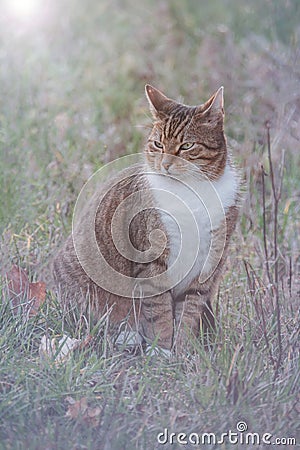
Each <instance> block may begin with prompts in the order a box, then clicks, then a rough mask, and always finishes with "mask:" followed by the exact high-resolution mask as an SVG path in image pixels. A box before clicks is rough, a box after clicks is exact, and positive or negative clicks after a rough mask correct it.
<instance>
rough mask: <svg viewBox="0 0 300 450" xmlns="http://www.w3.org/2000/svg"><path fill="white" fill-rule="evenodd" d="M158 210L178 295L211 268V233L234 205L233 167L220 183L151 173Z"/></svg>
mask: <svg viewBox="0 0 300 450" xmlns="http://www.w3.org/2000/svg"><path fill="white" fill-rule="evenodd" d="M148 180H149V182H150V186H151V188H152V195H153V198H154V202H155V207H156V208H157V209H158V210H159V215H160V219H161V221H162V224H163V228H164V229H165V231H166V233H167V242H168V253H169V256H168V271H169V272H170V277H171V278H172V280H173V284H174V288H173V292H174V293H175V295H179V294H181V293H182V292H183V291H184V290H185V289H186V287H187V286H188V285H189V284H190V282H191V281H192V280H193V279H194V278H195V277H196V276H199V275H200V273H203V272H208V271H209V270H210V269H211V255H210V253H211V252H210V250H211V247H212V246H213V242H212V236H213V233H212V231H214V230H217V229H218V228H219V227H220V225H221V223H224V220H225V213H226V210H227V208H228V207H229V206H231V205H233V204H234V203H235V199H236V181H235V177H234V173H233V172H231V170H230V168H228V169H227V170H225V173H224V175H223V177H221V178H220V179H219V180H218V181H217V182H214V183H210V182H208V181H199V180H196V179H195V180H189V181H183V180H181V181H180V180H177V179H174V178H172V177H170V176H165V175H160V174H149V175H148Z"/></svg>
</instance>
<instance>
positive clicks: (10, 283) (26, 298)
mask: <svg viewBox="0 0 300 450" xmlns="http://www.w3.org/2000/svg"><path fill="white" fill-rule="evenodd" d="M6 279H7V288H8V294H9V298H10V300H11V304H12V310H13V312H14V313H15V314H16V313H17V312H18V310H19V308H21V311H22V314H23V315H24V316H26V317H33V316H35V315H36V314H37V312H38V310H39V308H40V306H41V305H42V304H43V303H44V301H45V298H46V284H45V283H44V282H43V281H38V282H37V283H30V282H29V279H28V276H27V274H26V272H25V270H23V269H21V267H18V266H16V265H14V266H12V268H11V269H10V270H9V271H8V272H7V273H6Z"/></svg>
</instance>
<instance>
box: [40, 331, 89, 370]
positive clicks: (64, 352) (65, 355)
mask: <svg viewBox="0 0 300 450" xmlns="http://www.w3.org/2000/svg"><path fill="white" fill-rule="evenodd" d="M80 343H81V340H80V339H74V338H70V337H69V336H66V335H65V334H64V335H63V336H62V337H61V339H60V340H59V341H58V338H50V337H48V336H46V335H45V334H44V336H42V339H41V343H40V347H39V354H40V358H41V360H44V361H45V360H53V361H54V362H55V363H56V364H62V363H64V362H66V361H67V360H68V359H69V357H70V356H71V353H72V352H73V351H74V350H75V349H76V348H78V347H79V346H80Z"/></svg>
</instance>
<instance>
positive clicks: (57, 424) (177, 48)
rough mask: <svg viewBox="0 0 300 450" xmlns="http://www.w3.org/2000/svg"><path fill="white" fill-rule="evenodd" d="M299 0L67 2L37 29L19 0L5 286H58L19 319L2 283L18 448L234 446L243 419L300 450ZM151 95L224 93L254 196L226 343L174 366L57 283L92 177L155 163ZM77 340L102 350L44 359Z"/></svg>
mask: <svg viewBox="0 0 300 450" xmlns="http://www.w3.org/2000/svg"><path fill="white" fill-rule="evenodd" d="M298 3H299V2H298V1H296V0H294V1H289V2H279V1H276V0H272V1H270V2H259V1H258V0H253V1H252V2H251V4H250V3H249V2H246V1H244V0H242V1H239V2H237V1H236V0H227V1H224V2H219V1H211V2H198V1H196V0H195V1H194V0H193V1H187V0H184V1H182V0H180V1H179V0H172V1H170V2H153V1H152V0H142V1H141V2H138V3H137V2H134V1H133V0H126V1H125V2H119V1H118V0H113V1H112V2H108V1H107V0H103V1H102V2H95V1H92V0H88V1H86V2H79V0H63V1H61V2H45V3H44V9H45V11H44V13H43V12H41V13H40V14H39V15H37V16H35V17H33V18H31V19H30V20H29V19H28V20H25V19H22V18H20V17H17V16H16V14H13V13H12V12H9V7H8V2H7V5H6V6H5V8H7V13H5V14H3V15H2V16H1V19H0V30H1V31H0V59H1V62H0V80H1V91H2V102H1V104H2V106H1V112H0V156H1V164H0V189H1V202H0V229H1V233H2V238H1V271H2V274H4V273H5V271H6V270H7V269H8V268H9V267H10V266H11V264H13V263H15V264H18V265H20V266H22V267H24V268H26V269H27V272H28V273H29V277H30V279H31V280H32V281H40V280H45V281H46V282H47V286H48V288H49V289H48V293H47V299H46V302H45V303H44V305H43V306H42V308H41V310H40V312H39V313H38V314H37V315H36V316H35V317H33V318H30V319H29V320H25V319H24V317H22V315H13V314H12V312H11V309H10V306H9V302H8V298H7V295H6V289H5V279H4V278H3V279H2V282H1V291H2V296H1V297H2V301H1V305H0V309H1V311H0V322H1V326H0V448H1V449H2V448H3V449H30V450H31V449H41V448H45V449H105V450H109V449H111V450H118V449H128V450H129V449H130V450H131V449H132V448H138V449H148V448H149V449H150V448H160V447H163V445H162V444H161V445H159V444H158V441H157V435H158V433H161V432H163V431H164V429H165V428H168V430H169V433H171V432H175V433H180V432H184V433H186V434H188V435H189V434H190V433H199V434H201V433H205V432H206V433H209V432H211V433H213V432H214V433H216V434H217V435H218V436H220V434H221V433H222V432H226V431H228V430H230V429H231V430H233V431H235V430H236V424H237V422H239V421H242V420H244V421H246V423H247V425H248V431H249V432H257V433H262V434H263V433H271V434H272V435H273V439H275V437H279V438H281V437H282V438H285V437H286V438H289V437H295V438H297V441H298V445H299V443H300V435H299V425H300V422H299V412H300V410H299V403H300V397H299V395H300V393H299V373H300V371H299V290H300V284H299V274H300V272H299V271H300V266H299V235H300V233H299V231H300V230H299V223H300V222H299V195H300V183H299V173H298V172H299V170H298V168H299V164H300V157H299V140H300V135H299V116H300V111H299V105H300V97H299V77H300V66H299V14H300V12H299V4H298ZM5 11H6V10H4V12H5ZM146 82H150V83H153V84H154V85H156V86H158V87H160V88H161V89H162V90H164V91H165V92H166V93H167V94H168V95H170V96H172V97H176V96H178V98H179V97H180V96H181V98H183V99H184V100H185V101H186V103H196V102H197V101H199V102H202V101H204V100H206V99H207V98H208V97H209V96H210V95H211V94H212V93H213V92H214V91H215V90H216V89H217V88H218V87H219V86H220V85H224V86H225V103H226V105H225V106H226V113H227V115H226V131H227V135H228V144H229V147H230V149H231V151H232V153H233V154H234V157H235V160H236V161H237V163H238V164H239V165H240V167H241V171H242V173H243V176H244V177H245V179H246V184H247V192H246V193H245V199H244V206H243V209H242V212H241V219H240V222H239V225H238V227H237V231H236V233H235V237H234V240H233V243H232V246H231V253H230V257H229V259H228V263H227V270H226V272H225V274H224V279H223V282H222V285H221V289H220V292H219V295H218V299H217V302H216V305H215V308H216V311H217V320H218V331H217V336H216V343H215V344H214V345H212V346H211V348H209V349H208V350H204V349H203V346H202V345H201V342H194V355H193V357H191V356H186V357H182V358H178V359H175V358H174V359H171V360H168V359H167V358H165V357H163V356H157V357H151V356H147V355H142V354H140V355H133V354H130V353H129V352H127V351H125V350H122V349H119V348H115V346H114V344H113V340H112V338H110V337H109V336H107V334H106V322H105V320H103V321H101V322H100V323H95V322H94V321H93V320H92V318H90V316H89V314H87V315H86V316H85V317H86V319H84V318H82V317H81V320H79V318H78V312H76V311H71V312H66V311H62V309H61V307H60V305H58V304H57V302H56V300H55V298H54V294H53V293H52V291H51V276H50V271H49V263H50V262H51V258H52V256H53V255H54V254H55V251H56V249H57V248H58V247H59V245H60V244H61V243H62V242H63V240H64V239H65V237H66V236H67V234H68V233H69V232H70V228H71V220H72V210H73V206H74V202H75V201H76V197H77V195H78V193H79V191H80V188H81V187H82V185H83V183H84V182H85V181H86V179H87V178H88V177H89V176H90V175H91V174H92V173H93V172H94V171H95V170H96V169H97V168H99V167H101V165H103V164H105V163H106V162H108V161H110V160H113V159H114V158H116V157H118V156H120V155H123V154H126V153H132V152H136V151H141V149H142V146H143V140H144V137H145V130H144V128H145V126H147V124H149V121H150V119H149V114H148V111H147V103H146V100H145V99H144V97H143V89H144V84H145V83H146ZM266 122H268V123H269V126H270V148H269V149H270V153H271V156H268V130H267V127H266ZM283 151H284V154H285V158H284V162H283V159H282V152H283ZM270 162H271V163H272V169H273V170H272V171H271V170H270ZM262 166H263V168H264V172H265V173H266V175H265V176H263V177H262ZM272 174H273V175H272ZM272 181H273V183H272ZM281 181H282V189H281V196H280V198H279V199H278V202H277V205H276V201H275V200H276V199H275V198H274V189H273V184H274V185H275V191H277V190H278V188H279V186H280V183H281ZM275 236H276V239H275ZM266 255H267V256H268V260H266ZM76 318H77V319H78V320H76ZM63 333H65V334H66V335H68V336H70V337H76V338H77V337H79V338H82V339H85V337H86V336H90V337H91V340H90V344H89V345H83V346H81V347H80V348H78V349H77V350H75V351H74V352H73V353H72V355H71V357H70V359H69V360H68V361H67V362H66V363H65V364H61V365H57V364H54V363H53V362H52V361H51V360H50V361H47V360H46V361H45V360H42V359H41V357H40V354H39V346H40V342H41V338H42V336H43V335H45V334H47V335H49V336H51V337H54V336H60V335H62V334H63ZM69 397H72V399H74V401H77V400H80V399H83V398H84V399H86V401H87V405H88V407H89V408H90V410H88V411H89V412H90V413H91V414H92V411H95V408H97V407H99V410H97V415H96V417H95V418H94V419H93V418H91V417H90V416H89V415H88V413H87V412H86V411H85V412H84V411H81V413H80V412H79V413H78V414H77V415H76V414H75V416H76V417H72V414H71V417H70V414H69V415H68V414H67V412H68V411H69V412H70V403H69V400H68V398H69ZM93 408H94V409H93ZM177 437H178V436H177ZM177 437H176V439H177ZM169 438H170V437H169ZM282 442H283V441H282ZM283 446H284V448H295V446H293V445H292V444H290V446H288V445H284V442H283V443H282V444H281V446H280V445H279V446H278V448H281V447H282V448H283ZM181 447H184V446H183V445H180V444H179V443H177V444H176V443H174V444H172V445H171V444H170V442H169V443H168V444H166V445H165V448H181ZM186 447H187V448H189V447H190V448H200V447H199V446H198V447H197V446H195V445H192V444H190V446H186ZM219 447H220V448H224V449H230V448H239V447H238V446H237V445H234V444H233V443H230V442H228V441H227V442H226V444H223V445H221V444H220V445H219ZM201 448H216V446H215V445H214V444H213V443H212V444H207V443H206V445H204V446H201ZM241 448H242V445H241ZM253 448H263V447H262V444H261V445H258V444H255V445H254V447H253Z"/></svg>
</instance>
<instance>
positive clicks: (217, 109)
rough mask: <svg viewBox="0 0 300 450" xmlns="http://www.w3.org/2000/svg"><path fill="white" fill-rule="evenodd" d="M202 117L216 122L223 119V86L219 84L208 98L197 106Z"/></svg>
mask: <svg viewBox="0 0 300 450" xmlns="http://www.w3.org/2000/svg"><path fill="white" fill-rule="evenodd" d="M199 112H200V113H201V115H202V117H207V119H208V120H209V122H218V121H220V120H223V119H224V88H223V86H221V87H220V88H219V89H218V90H217V92H215V94H214V95H213V96H212V97H210V99H209V100H208V101H207V102H206V103H204V105H201V106H200V107H199Z"/></svg>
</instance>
